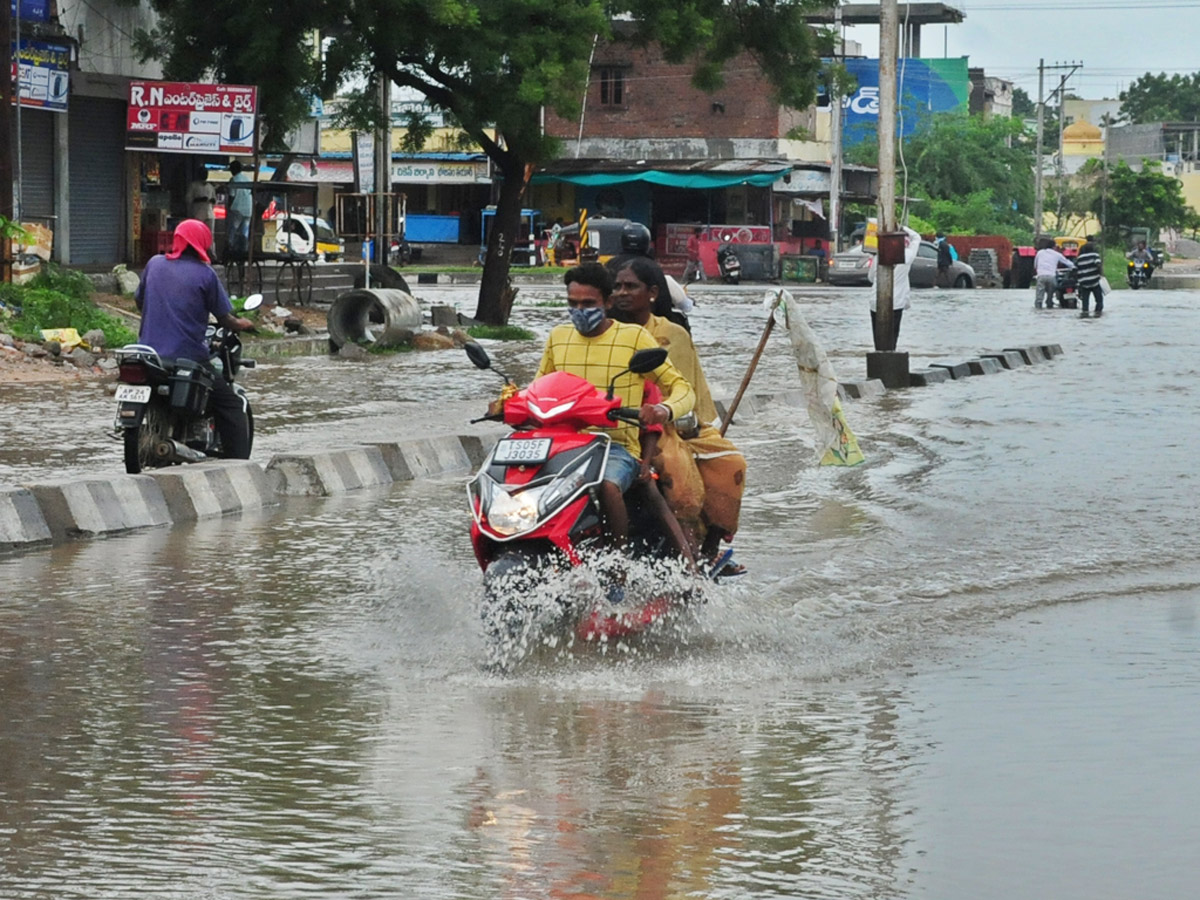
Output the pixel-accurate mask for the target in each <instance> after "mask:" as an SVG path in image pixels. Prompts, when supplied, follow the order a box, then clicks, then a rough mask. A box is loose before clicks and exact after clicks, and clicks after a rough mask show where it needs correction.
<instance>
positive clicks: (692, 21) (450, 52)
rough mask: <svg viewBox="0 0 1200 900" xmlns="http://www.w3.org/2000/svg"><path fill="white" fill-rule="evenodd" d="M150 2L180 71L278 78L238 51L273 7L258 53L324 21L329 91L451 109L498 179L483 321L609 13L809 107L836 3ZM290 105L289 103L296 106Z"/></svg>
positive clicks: (671, 55) (696, 70) (643, 35)
mask: <svg viewBox="0 0 1200 900" xmlns="http://www.w3.org/2000/svg"><path fill="white" fill-rule="evenodd" d="M154 3H155V8H156V9H157V10H158V11H159V13H160V15H162V16H163V17H164V21H165V22H166V24H165V25H164V28H163V31H162V35H163V37H164V39H165V40H164V43H163V44H162V45H161V47H162V49H161V50H160V55H162V57H163V58H164V59H165V60H167V62H168V66H167V71H168V73H169V74H170V75H171V76H172V77H175V76H181V75H184V74H191V75H194V74H197V73H198V72H199V71H201V70H202V68H203V65H204V64H205V61H206V60H207V61H208V64H210V65H211V66H212V67H213V70H214V71H215V72H216V73H217V74H219V75H223V76H228V77H231V78H238V77H241V78H248V77H249V76H250V75H252V74H253V75H256V76H258V77H262V78H266V79H269V80H270V81H271V83H272V84H273V85H277V86H278V87H280V88H283V87H284V85H282V84H280V82H279V81H278V80H277V79H276V75H275V73H272V72H269V71H266V70H265V69H266V67H265V66H263V65H261V62H262V61H263V60H261V59H253V58H250V57H249V56H248V55H247V54H245V53H244V52H242V51H241V49H240V48H241V46H242V45H243V44H245V43H246V41H247V35H248V32H252V31H253V29H254V25H253V24H252V21H253V20H256V19H257V18H258V17H260V16H265V17H267V18H268V20H269V22H268V27H269V30H270V31H271V33H272V37H271V39H270V40H271V42H272V47H271V52H270V53H269V54H263V56H264V57H267V56H269V58H270V59H271V60H272V61H274V60H278V59H280V58H288V57H290V56H292V55H297V56H303V55H310V56H311V54H305V53H304V48H305V47H306V46H307V42H308V38H307V36H306V35H307V32H308V31H309V30H311V29H313V28H316V29H319V30H320V31H321V33H322V34H323V35H325V39H324V41H323V49H324V59H323V68H322V71H321V73H320V76H321V77H320V82H319V83H320V85H321V87H322V88H323V93H324V94H325V95H326V96H328V95H329V94H330V92H331V91H332V90H333V89H335V88H339V89H345V88H346V86H347V85H359V86H360V87H357V88H352V89H353V90H356V91H357V92H358V93H359V94H360V95H363V94H365V93H367V92H368V91H369V90H370V89H371V88H370V84H371V82H372V77H373V76H374V75H375V74H377V73H378V74H382V75H384V76H386V77H388V78H390V79H392V81H393V82H394V83H396V84H398V85H401V86H405V87H409V88H413V89H415V90H417V91H419V92H421V93H422V94H423V95H424V96H425V97H426V99H427V100H428V101H429V102H430V104H431V105H432V106H433V107H434V108H436V109H439V110H442V111H444V112H446V113H449V114H450V115H451V116H452V117H453V118H454V119H455V120H456V121H457V123H458V124H459V126H460V127H461V128H462V129H463V131H464V132H465V133H466V134H468V135H470V136H471V138H472V139H473V140H474V141H476V142H477V143H478V145H479V146H480V147H482V148H483V150H484V152H486V153H487V155H488V156H489V158H490V159H491V160H492V162H493V164H494V166H495V168H496V171H497V172H498V175H499V177H500V179H501V184H500V193H499V198H498V202H497V207H496V216H495V219H494V225H493V227H492V229H491V234H490V235H489V237H488V247H487V255H486V258H485V261H484V270H483V277H482V282H481V285H480V292H479V305H478V309H477V310H476V318H478V319H480V320H481V321H483V322H486V323H488V324H504V323H505V322H506V321H507V319H508V313H509V309H508V307H509V305H510V304H511V299H510V298H511V294H510V293H509V292H508V291H507V290H506V289H507V288H508V266H509V257H510V254H511V251H512V247H513V245H514V243H515V242H516V241H517V240H518V238H519V220H520V210H521V199H522V195H523V193H524V190H525V188H526V185H527V183H528V180H529V176H530V173H531V172H532V169H533V167H534V166H535V165H537V164H538V163H541V162H544V161H546V160H549V159H551V158H553V156H554V155H555V153H556V152H557V142H556V141H555V140H554V139H552V138H548V137H547V136H546V135H545V134H543V131H542V127H541V121H542V114H543V111H544V110H545V109H547V108H548V109H552V110H553V111H554V112H556V113H558V114H559V115H562V116H567V117H571V118H573V117H575V116H576V115H577V114H578V111H579V106H580V102H581V98H582V95H583V92H584V90H585V88H586V86H587V83H588V77H589V74H590V73H589V65H588V60H589V59H590V57H591V52H592V49H593V47H594V45H595V42H597V41H601V40H610V39H612V38H613V31H612V28H611V24H610V23H611V22H612V20H613V19H614V18H615V17H621V18H623V19H627V20H628V21H629V22H630V23H631V30H632V34H631V36H630V37H629V38H628V39H630V40H632V41H635V42H638V43H648V42H657V43H658V44H659V45H660V46H661V47H662V49H663V52H664V55H665V56H666V58H667V59H668V60H670V61H672V62H685V61H687V62H689V63H690V64H691V65H692V66H693V83H694V84H695V85H696V86H698V87H700V88H702V89H705V90H712V89H715V88H717V87H719V86H720V84H721V72H722V69H723V67H724V65H725V64H726V63H727V62H728V61H730V60H732V59H734V58H735V57H737V56H738V55H739V54H741V53H743V52H747V51H748V52H749V53H750V54H751V55H752V56H754V57H755V58H756V59H757V61H758V62H759V64H760V65H761V66H762V69H763V71H764V73H765V75H766V77H767V78H768V79H769V80H770V82H771V84H772V87H773V88H774V90H775V91H776V94H777V96H778V99H779V100H780V102H781V103H783V104H784V105H787V106H791V107H795V108H803V107H804V106H806V105H808V104H809V103H810V102H812V100H813V99H814V97H815V83H816V78H817V75H818V72H819V70H820V55H821V52H822V51H825V52H828V51H829V50H830V48H831V42H826V43H822V42H821V35H823V34H824V32H821V33H818V32H815V31H814V30H813V29H812V27H811V26H810V25H809V24H808V23H807V22H806V21H805V16H806V15H807V14H809V13H812V12H815V11H818V10H826V9H828V8H829V7H831V6H833V5H834V2H833V0H775V2H770V3H743V2H739V3H727V2H725V0H375V2H371V3H366V2H349V3H347V2H345V0H342V2H338V3H334V2H331V0H309V2H307V3H305V4H287V6H286V16H283V15H282V14H279V13H275V10H276V9H281V7H277V6H276V5H275V4H271V3H267V2H264V0H243V2H241V3H240V4H238V5H236V6H235V4H233V3H232V2H230V0H154ZM214 6H216V7H218V8H219V9H214ZM226 6H228V7H229V12H230V14H231V15H232V14H233V11H234V10H237V11H238V14H237V16H236V19H235V20H234V21H236V23H237V25H236V27H234V26H232V25H231V26H230V27H228V28H226V27H224V21H223V18H222V15H221V13H222V12H223V11H224V7H226ZM273 15H274V16H277V17H279V19H281V21H276V20H274V19H272V16H273ZM247 20H251V21H247ZM622 31H624V29H622ZM622 39H625V38H624V37H623V38H622ZM298 68H299V69H300V71H297V72H295V77H297V78H298V79H299V81H298V82H297V83H298V84H302V85H305V86H313V85H315V84H316V79H314V78H313V77H312V73H311V72H308V71H306V70H305V67H304V66H299V67H298ZM252 83H258V84H260V86H261V85H262V84H263V82H262V81H257V82H252ZM294 98H295V92H294V91H293V92H292V93H290V94H289V93H288V92H287V91H285V90H282V89H280V90H275V89H272V90H271V91H264V92H263V95H262V104H263V108H264V112H265V111H266V108H267V104H268V103H271V104H274V103H276V102H281V103H282V102H283V101H285V100H289V99H294ZM288 109H289V111H293V112H294V106H289V107H288ZM271 114H272V115H275V108H274V106H273V105H272V108H271ZM280 118H281V119H286V116H285V115H281V116H280Z"/></svg>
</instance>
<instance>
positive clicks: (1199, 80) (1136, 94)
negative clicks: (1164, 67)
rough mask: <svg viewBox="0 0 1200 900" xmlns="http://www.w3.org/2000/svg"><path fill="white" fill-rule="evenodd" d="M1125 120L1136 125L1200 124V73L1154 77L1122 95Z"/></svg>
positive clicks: (1139, 82) (1136, 83)
mask: <svg viewBox="0 0 1200 900" xmlns="http://www.w3.org/2000/svg"><path fill="white" fill-rule="evenodd" d="M1119 99H1120V100H1121V117H1122V118H1123V119H1126V120H1128V121H1130V122H1132V123H1133V124H1134V125H1145V124H1149V123H1152V122H1195V121H1197V120H1200V72H1193V73H1192V74H1191V75H1167V74H1166V73H1165V72H1163V73H1160V74H1158V75H1151V74H1150V73H1149V72H1147V73H1146V74H1145V75H1143V76H1142V77H1141V78H1139V79H1138V80H1137V81H1135V82H1134V83H1133V84H1131V85H1130V86H1129V88H1128V89H1126V90H1124V91H1121V94H1120V98H1119Z"/></svg>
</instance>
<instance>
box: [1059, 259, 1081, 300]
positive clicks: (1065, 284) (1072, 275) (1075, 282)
mask: <svg viewBox="0 0 1200 900" xmlns="http://www.w3.org/2000/svg"><path fill="white" fill-rule="evenodd" d="M1054 294H1055V296H1056V297H1057V298H1058V305H1059V306H1060V307H1062V308H1063V309H1078V308H1079V279H1078V277H1077V274H1076V272H1075V270H1074V269H1068V268H1067V267H1066V266H1063V267H1062V268H1060V269H1059V270H1058V271H1057V272H1055V273H1054Z"/></svg>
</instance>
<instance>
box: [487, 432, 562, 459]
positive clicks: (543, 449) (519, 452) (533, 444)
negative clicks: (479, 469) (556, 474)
mask: <svg viewBox="0 0 1200 900" xmlns="http://www.w3.org/2000/svg"><path fill="white" fill-rule="evenodd" d="M549 457H550V438H526V439H525V440H520V439H513V438H509V439H508V440H504V441H501V442H500V443H498V444H497V445H496V450H495V452H494V453H492V462H498V463H504V464H506V465H510V466H511V465H523V464H524V463H541V462H545V461H546V460H547V459H549Z"/></svg>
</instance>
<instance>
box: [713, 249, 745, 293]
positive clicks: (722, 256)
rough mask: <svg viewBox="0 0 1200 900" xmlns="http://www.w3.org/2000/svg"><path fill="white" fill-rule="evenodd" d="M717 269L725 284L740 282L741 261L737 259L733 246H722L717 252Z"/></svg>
mask: <svg viewBox="0 0 1200 900" xmlns="http://www.w3.org/2000/svg"><path fill="white" fill-rule="evenodd" d="M717 268H718V269H720V271H721V279H722V280H723V281H724V282H725V283H726V284H737V283H738V282H740V281H741V280H742V261H741V260H740V259H738V255H737V251H736V250H734V249H733V244H730V243H725V244H722V245H721V246H720V248H719V249H718V250H717Z"/></svg>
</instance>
